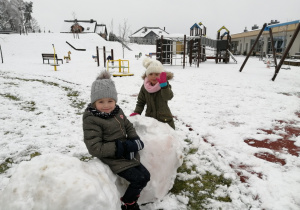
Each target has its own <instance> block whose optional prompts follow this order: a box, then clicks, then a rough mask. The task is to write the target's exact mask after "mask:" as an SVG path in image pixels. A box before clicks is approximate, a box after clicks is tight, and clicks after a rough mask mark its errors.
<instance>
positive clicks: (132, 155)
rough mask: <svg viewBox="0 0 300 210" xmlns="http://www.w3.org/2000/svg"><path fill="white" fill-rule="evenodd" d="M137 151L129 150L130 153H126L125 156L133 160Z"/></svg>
mask: <svg viewBox="0 0 300 210" xmlns="http://www.w3.org/2000/svg"><path fill="white" fill-rule="evenodd" d="M135 153H136V152H128V153H126V154H125V158H126V159H127V160H132V159H133V158H134V157H135Z"/></svg>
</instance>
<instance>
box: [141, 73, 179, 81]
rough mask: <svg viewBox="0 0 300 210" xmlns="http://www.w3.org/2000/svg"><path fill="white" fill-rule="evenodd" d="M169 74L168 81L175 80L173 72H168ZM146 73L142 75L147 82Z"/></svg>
mask: <svg viewBox="0 0 300 210" xmlns="http://www.w3.org/2000/svg"><path fill="white" fill-rule="evenodd" d="M166 74H167V80H171V79H173V78H174V74H173V73H172V72H169V71H166ZM146 77H147V76H146V72H145V73H144V74H143V75H142V79H143V80H145V78H146Z"/></svg>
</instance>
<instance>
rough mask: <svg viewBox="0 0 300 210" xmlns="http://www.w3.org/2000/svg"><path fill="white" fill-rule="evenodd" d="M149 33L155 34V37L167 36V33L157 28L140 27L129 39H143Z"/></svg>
mask: <svg viewBox="0 0 300 210" xmlns="http://www.w3.org/2000/svg"><path fill="white" fill-rule="evenodd" d="M151 32H153V33H155V34H156V35H157V36H161V35H163V36H166V35H168V34H169V33H168V32H166V31H165V30H163V29H161V28H159V27H142V28H140V29H139V30H137V31H136V32H135V33H133V34H132V35H131V36H129V37H145V36H147V35H148V34H149V33H151Z"/></svg>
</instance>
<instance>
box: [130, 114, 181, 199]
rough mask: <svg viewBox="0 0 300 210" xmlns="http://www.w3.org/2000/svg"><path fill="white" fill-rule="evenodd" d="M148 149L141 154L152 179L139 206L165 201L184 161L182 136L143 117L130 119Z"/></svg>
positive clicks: (151, 119) (143, 192) (157, 122)
mask: <svg viewBox="0 0 300 210" xmlns="http://www.w3.org/2000/svg"><path fill="white" fill-rule="evenodd" d="M129 120H130V121H131V122H132V123H133V125H134V127H135V129H136V131H137V133H138V135H139V136H140V138H141V140H142V141H143V142H144V144H145V147H144V149H143V150H141V151H140V152H139V153H140V155H141V162H142V164H143V165H144V166H145V167H146V168H147V169H148V170H149V171H150V174H151V180H150V182H148V184H147V186H146V187H145V188H144V190H143V191H142V193H141V197H140V199H139V203H146V202H151V201H155V200H157V199H162V198H163V197H164V196H165V195H166V194H167V193H168V191H169V190H170V189H171V188H172V186H173V184H174V181H175V178H176V174H177V169H178V167H179V166H181V164H182V161H183V153H182V145H181V143H180V141H181V140H182V139H180V137H179V136H178V134H177V133H176V132H175V131H174V129H173V128H171V127H170V126H169V125H168V124H166V123H161V122H159V121H157V120H155V119H153V118H150V117H143V116H140V115H137V116H134V117H130V118H129Z"/></svg>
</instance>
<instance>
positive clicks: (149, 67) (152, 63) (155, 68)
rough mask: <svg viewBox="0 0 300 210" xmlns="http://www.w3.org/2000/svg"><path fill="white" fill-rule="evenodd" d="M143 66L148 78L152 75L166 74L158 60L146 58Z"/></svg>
mask: <svg viewBox="0 0 300 210" xmlns="http://www.w3.org/2000/svg"><path fill="white" fill-rule="evenodd" d="M143 66H144V67H145V68H146V76H148V75H149V74H151V73H159V74H160V73H161V72H164V71H165V70H164V67H163V65H162V64H161V62H159V61H158V60H153V59H150V58H145V59H144V60H143Z"/></svg>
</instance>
